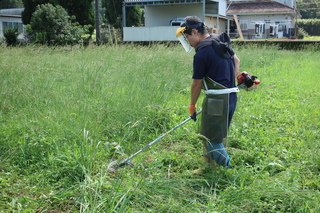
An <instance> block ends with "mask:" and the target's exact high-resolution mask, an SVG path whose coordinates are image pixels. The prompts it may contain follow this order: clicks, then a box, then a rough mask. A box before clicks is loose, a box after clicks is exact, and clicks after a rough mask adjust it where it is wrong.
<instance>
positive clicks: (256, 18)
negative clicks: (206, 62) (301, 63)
mask: <svg viewBox="0 0 320 213" xmlns="http://www.w3.org/2000/svg"><path fill="white" fill-rule="evenodd" d="M295 2H296V0H274V1H272V0H246V1H243V0H234V1H229V0H124V2H123V12H122V14H123V20H124V21H123V26H124V27H123V40H124V41H175V40H177V38H176V36H175V31H176V29H177V26H174V25H177V24H178V23H179V20H180V19H181V18H183V17H186V16H190V15H191V16H198V17H199V18H201V19H202V20H204V21H205V23H206V25H207V26H208V27H209V29H211V30H212V31H214V32H216V33H222V32H227V33H228V34H230V35H231V36H238V31H237V30H236V29H237V28H236V27H235V22H234V17H237V20H238V21H239V22H240V25H241V29H242V30H243V33H244V35H245V36H246V37H254V38H258V37H268V36H273V35H272V34H274V36H281V35H280V34H281V33H280V34H279V33H278V32H282V33H283V34H282V35H284V31H285V32H286V33H290V32H287V31H288V29H291V30H292V28H293V27H294V19H295V15H296V10H295V5H296V3H295ZM266 3H267V5H268V8H269V9H268V10H261V11H260V10H259V5H260V6H262V8H264V6H263V5H265V4H266ZM241 5H242V6H241ZM247 5H254V6H251V7H250V8H251V9H252V10H251V11H247V10H246V6H247ZM272 5H273V6H274V7H272ZM275 5H276V6H275ZM132 6H141V7H144V11H145V23H144V26H127V25H126V22H125V20H126V17H125V15H126V8H127V7H132ZM270 6H271V8H270ZM255 8H256V9H255ZM260 9H261V8H260ZM235 15H236V16H235ZM267 28H268V31H267V30H266V29H267ZM283 28H285V30H284V29H283ZM272 29H273V30H274V31H271V30H272ZM289 31H290V30H289ZM255 32H257V33H255Z"/></svg>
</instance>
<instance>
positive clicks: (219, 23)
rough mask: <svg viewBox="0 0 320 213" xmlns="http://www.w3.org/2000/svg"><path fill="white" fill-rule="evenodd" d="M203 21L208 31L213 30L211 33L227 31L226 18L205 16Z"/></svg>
mask: <svg viewBox="0 0 320 213" xmlns="http://www.w3.org/2000/svg"><path fill="white" fill-rule="evenodd" d="M205 23H206V25H207V27H208V28H209V31H211V30H213V33H217V34H220V33H223V32H226V31H227V24H228V21H227V20H226V19H222V18H219V19H218V18H217V17H215V16H206V18H205Z"/></svg>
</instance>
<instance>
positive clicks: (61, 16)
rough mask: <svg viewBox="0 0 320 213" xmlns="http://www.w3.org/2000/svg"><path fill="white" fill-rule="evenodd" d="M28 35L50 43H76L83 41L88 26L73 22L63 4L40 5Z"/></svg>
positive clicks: (35, 40) (35, 39)
mask: <svg viewBox="0 0 320 213" xmlns="http://www.w3.org/2000/svg"><path fill="white" fill-rule="evenodd" d="M30 26H31V29H28V34H30V35H29V36H28V37H30V38H32V39H33V40H32V41H33V42H36V43H40V44H48V45H66V44H70V45H75V44H80V43H82V42H83V39H82V35H83V34H84V33H85V29H87V28H86V27H87V26H86V27H81V26H80V25H79V24H77V23H71V20H70V17H69V16H68V13H67V12H66V11H65V10H64V9H63V8H62V7H61V6H56V7H55V6H53V5H51V4H42V5H38V6H37V9H36V11H35V12H34V14H33V15H32V18H31V22H30Z"/></svg>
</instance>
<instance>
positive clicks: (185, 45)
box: [176, 27, 194, 53]
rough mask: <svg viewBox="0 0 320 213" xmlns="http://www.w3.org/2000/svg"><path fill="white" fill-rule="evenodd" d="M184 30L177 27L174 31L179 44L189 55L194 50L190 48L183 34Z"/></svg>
mask: <svg viewBox="0 0 320 213" xmlns="http://www.w3.org/2000/svg"><path fill="white" fill-rule="evenodd" d="M185 30H186V27H179V28H178V29H177V31H176V36H177V37H178V39H179V41H180V43H181V44H182V46H183V48H184V49H185V50H186V52H187V53H189V52H191V51H192V50H194V48H193V47H191V45H190V43H189V41H188V39H187V37H186V35H185V34H184V33H183V32H184V31H185Z"/></svg>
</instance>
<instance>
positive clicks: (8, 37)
mask: <svg viewBox="0 0 320 213" xmlns="http://www.w3.org/2000/svg"><path fill="white" fill-rule="evenodd" d="M19 34H20V33H19V32H18V28H7V29H6V31H5V32H4V34H3V35H4V38H5V41H6V43H7V45H8V46H15V45H17V44H18V35H19Z"/></svg>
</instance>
